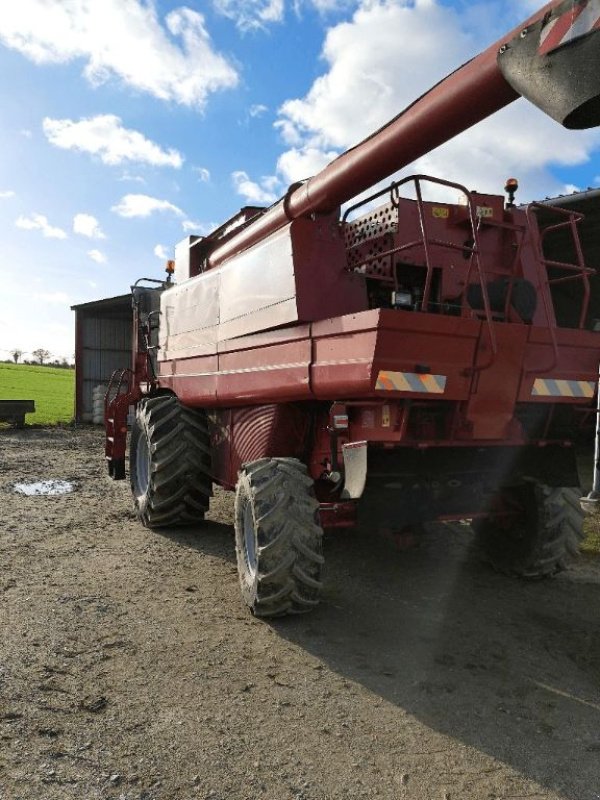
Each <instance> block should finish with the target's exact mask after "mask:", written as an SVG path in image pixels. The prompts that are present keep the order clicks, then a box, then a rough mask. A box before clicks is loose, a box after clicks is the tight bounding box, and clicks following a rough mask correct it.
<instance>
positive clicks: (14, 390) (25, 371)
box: [0, 364, 75, 425]
mask: <svg viewBox="0 0 600 800" xmlns="http://www.w3.org/2000/svg"><path fill="white" fill-rule="evenodd" d="M74 396H75V370H72V369H55V368H54V367H37V366H31V365H29V364H0V400H35V408H36V411H35V414H27V416H26V417H25V421H26V424H28V425H55V424H56V423H57V422H70V421H71V420H72V419H73V403H74Z"/></svg>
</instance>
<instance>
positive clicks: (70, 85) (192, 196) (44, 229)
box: [0, 0, 600, 357]
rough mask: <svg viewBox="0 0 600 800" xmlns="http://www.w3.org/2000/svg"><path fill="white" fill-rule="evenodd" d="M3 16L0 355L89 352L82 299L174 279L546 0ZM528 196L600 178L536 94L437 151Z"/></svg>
mask: <svg viewBox="0 0 600 800" xmlns="http://www.w3.org/2000/svg"><path fill="white" fill-rule="evenodd" d="M2 6H3V7H2V9H1V10H0V93H1V106H0V108H1V111H0V113H1V115H2V125H1V126H0V153H1V156H2V157H1V158H0V256H1V262H0V263H1V264H2V277H3V281H2V289H1V291H0V356H2V357H7V355H8V351H10V350H12V349H13V348H19V349H22V350H23V351H25V352H31V351H32V350H34V349H36V348H37V347H45V348H47V349H48V350H50V351H51V352H52V354H53V355H54V356H57V357H62V356H67V357H70V356H71V355H72V353H73V348H74V345H73V314H72V312H71V311H70V310H69V306H70V305H71V304H74V303H80V302H86V301H88V300H93V299H97V298H100V297H108V296H112V295H117V294H123V293H125V292H127V291H128V287H129V285H130V284H131V283H132V282H133V281H134V280H136V279H137V278H138V277H140V276H148V277H159V276H160V275H161V270H162V267H163V263H164V260H165V258H166V257H171V256H172V254H173V248H174V245H175V244H176V243H177V242H178V241H179V240H181V239H182V238H183V237H184V236H185V235H187V234H188V233H203V232H206V231H208V230H209V229H210V227H211V226H214V225H218V224H220V223H221V222H223V221H224V220H225V219H226V218H228V217H229V216H231V215H232V214H233V213H235V212H236V211H237V210H238V208H239V207H240V206H242V205H244V204H252V203H256V204H263V203H264V204H268V203H270V202H272V201H273V200H274V199H275V198H276V197H278V196H280V195H281V194H283V193H284V191H285V189H286V187H287V185H288V184H289V183H290V182H292V181H294V180H297V179H299V178H304V177H308V176H309V175H310V174H313V173H314V172H315V171H317V170H318V169H319V168H320V167H321V166H323V165H324V164H325V163H327V161H328V160H330V159H331V158H332V157H333V156H335V154H337V153H339V152H341V151H342V150H344V149H346V148H347V147H349V146H351V145H352V144H354V143H355V142H356V141H358V140H360V139H361V138H362V137H364V136H365V135H367V134H368V133H370V132H371V131H372V130H373V129H375V128H376V127H378V126H379V125H381V124H382V123H383V122H385V121H386V120H388V119H389V118H391V117H393V116H394V115H395V114H396V113H397V112H398V111H399V110H401V109H402V108H403V107H404V106H405V105H407V104H408V103H409V102H410V101H411V100H412V99H414V97H416V96H417V95H418V94H420V93H421V92H422V91H424V90H426V89H427V88H428V87H429V86H431V85H432V84H433V83H434V82H435V81H437V80H438V79H439V78H441V77H443V75H445V74H446V73H447V72H448V71H450V70H451V69H453V68H455V67H456V66H458V65H459V64H461V63H462V62H463V61H465V60H466V59H467V58H468V57H470V56H472V55H474V54H475V53H477V52H479V51H480V50H482V49H483V48H484V47H485V46H487V45H488V44H490V43H491V42H493V41H494V40H496V39H497V38H499V37H500V36H501V35H502V34H503V33H504V32H506V31H507V30H509V29H510V28H511V27H513V26H514V25H515V24H517V23H518V22H519V21H520V20H521V19H522V18H523V17H525V16H527V14H528V13H529V12H531V11H533V10H535V9H536V8H537V6H538V3H537V2H530V0H496V1H495V2H494V0H487V2H481V3H477V2H467V0H462V1H460V0H455V1H454V2H442V0H296V1H295V2H290V0H245V1H244V2H242V0H205V1H204V2H200V0H188V2H187V3H185V4H182V3H176V2H172V0H168V1H167V0H156V2H151V1H150V0H19V2H18V3H8V2H6V3H3V4H2ZM413 171H425V172H428V173H430V174H437V175H441V176H445V177H449V178H451V179H454V180H457V181H460V182H461V183H465V184H466V185H468V186H470V187H472V188H477V189H479V190H481V191H497V192H498V193H500V192H501V190H502V186H503V181H504V178H506V177H508V176H509V175H513V174H515V175H517V176H518V177H519V178H520V180H521V185H522V191H521V199H523V200H526V199H534V198H539V197H545V196H549V195H555V194H559V193H563V192H565V191H572V190H573V189H574V188H587V187H588V186H592V185H599V184H600V134H599V133H598V132H597V131H591V132H590V131H588V132H577V133H574V132H568V131H564V130H562V129H561V128H560V127H559V126H557V125H556V124H555V123H553V122H552V121H550V120H547V119H545V118H544V117H543V116H542V115H541V114H540V113H539V112H537V111H536V110H535V109H532V108H531V107H530V106H528V105H527V104H526V103H525V102H524V101H519V102H518V103H516V104H514V105H513V106H511V107H510V108H508V109H505V110H504V111H502V112H500V113H499V114H497V115H496V116H495V117H493V118H491V119H490V120H488V121H486V122H484V123H482V124H480V125H479V126H477V127H476V128H474V129H473V130H472V131H470V132H468V133H466V134H464V135H462V136H460V137H457V139H455V140H454V141H453V142H451V143H449V144H448V145H446V146H444V147H442V148H440V149H439V150H438V151H436V152H434V153H432V154H430V155H429V156H426V157H424V158H423V159H421V160H420V161H419V163H418V164H416V165H414V166H413V167H411V168H410V169H407V170H406V171H405V172H413Z"/></svg>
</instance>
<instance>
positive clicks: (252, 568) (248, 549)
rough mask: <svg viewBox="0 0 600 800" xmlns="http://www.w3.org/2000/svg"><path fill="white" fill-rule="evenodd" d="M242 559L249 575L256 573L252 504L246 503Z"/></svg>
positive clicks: (256, 558)
mask: <svg viewBox="0 0 600 800" xmlns="http://www.w3.org/2000/svg"><path fill="white" fill-rule="evenodd" d="M243 524H244V561H245V562H246V569H247V570H248V572H249V573H250V575H251V577H254V576H255V575H256V570H257V566H258V554H257V552H256V532H255V530H254V516H253V514H252V506H251V504H250V503H246V505H245V507H244V520H243Z"/></svg>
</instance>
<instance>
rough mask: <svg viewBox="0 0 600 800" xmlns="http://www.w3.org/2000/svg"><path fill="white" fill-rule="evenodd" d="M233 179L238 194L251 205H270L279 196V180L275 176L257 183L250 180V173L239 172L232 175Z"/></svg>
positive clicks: (269, 176)
mask: <svg viewBox="0 0 600 800" xmlns="http://www.w3.org/2000/svg"><path fill="white" fill-rule="evenodd" d="M231 179H232V181H233V185H234V187H235V190H236V192H237V193H238V194H240V195H241V196H242V197H244V198H245V199H246V200H247V201H248V202H249V203H258V204H259V205H261V204H264V203H267V204H268V205H270V204H271V203H274V202H275V200H277V198H278V196H279V192H278V187H279V185H280V184H279V179H278V178H277V177H276V176H274V175H268V176H265V177H263V178H261V179H260V182H259V183H257V182H255V181H252V180H250V178H249V176H248V173H246V172H244V171H243V170H238V171H237V172H232V173H231Z"/></svg>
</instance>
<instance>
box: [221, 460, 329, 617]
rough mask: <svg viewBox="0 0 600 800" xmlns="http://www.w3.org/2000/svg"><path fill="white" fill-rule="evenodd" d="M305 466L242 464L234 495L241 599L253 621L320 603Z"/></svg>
mask: <svg viewBox="0 0 600 800" xmlns="http://www.w3.org/2000/svg"><path fill="white" fill-rule="evenodd" d="M318 510H319V503H318V502H317V500H316V498H315V494H314V488H313V481H312V479H311V478H310V476H309V475H308V473H307V470H306V467H305V466H304V464H302V463H301V462H300V461H298V460H297V459H295V458H263V459H261V460H260V461H255V462H253V463H251V464H246V465H244V467H243V469H242V470H241V472H240V475H239V480H238V484H237V488H236V496H235V542H236V555H237V565H238V574H239V578H240V586H241V590H242V597H243V599H244V602H245V603H246V605H247V606H248V607H249V608H250V610H251V611H252V613H253V614H255V615H256V616H258V617H279V616H283V615H284V614H303V613H306V612H307V611H312V610H313V608H315V606H317V605H318V603H319V595H320V592H321V588H322V581H321V572H322V568H323V561H324V559H323V530H322V528H321V526H320V525H319V524H318V522H317V514H318Z"/></svg>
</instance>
